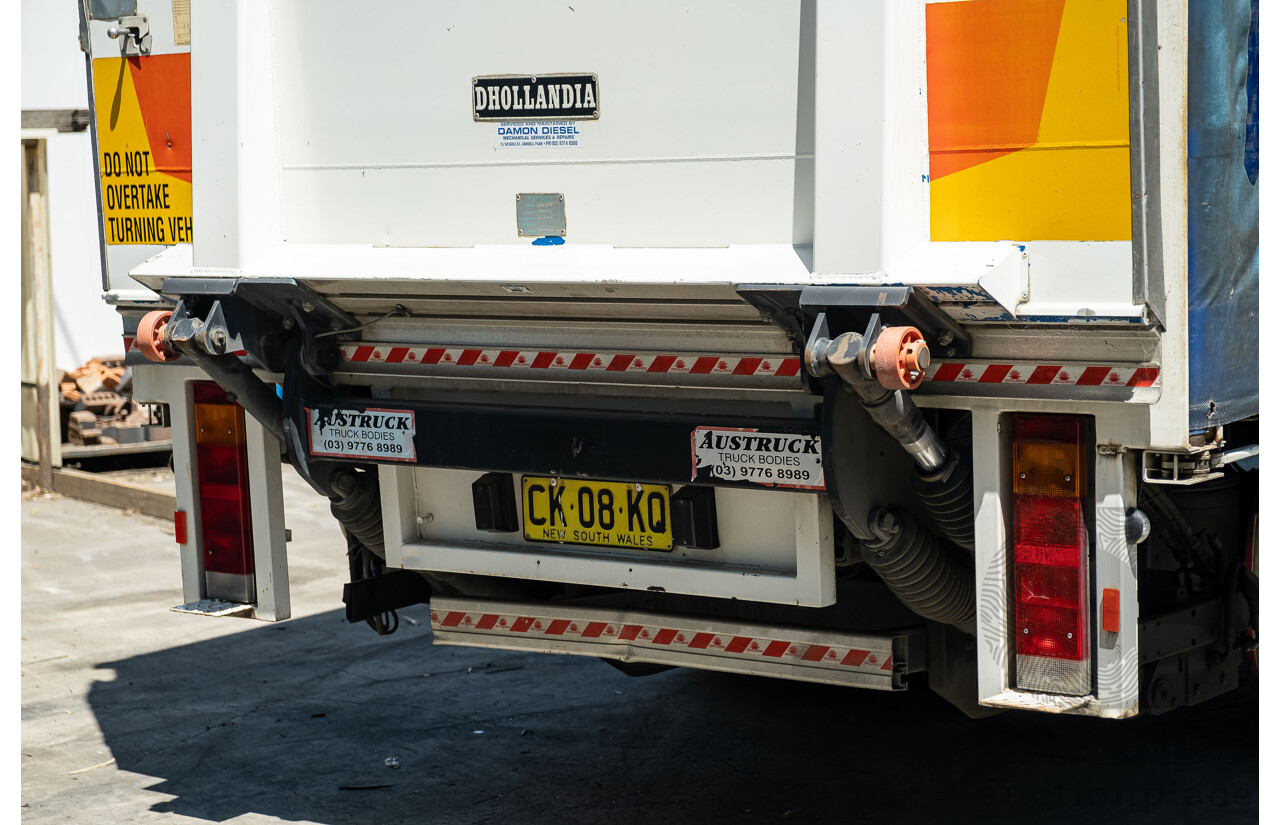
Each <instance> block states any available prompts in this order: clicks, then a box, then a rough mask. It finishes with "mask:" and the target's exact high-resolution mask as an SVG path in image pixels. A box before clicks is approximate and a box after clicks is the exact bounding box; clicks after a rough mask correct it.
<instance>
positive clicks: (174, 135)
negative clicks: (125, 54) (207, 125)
mask: <svg viewBox="0 0 1280 825" xmlns="http://www.w3.org/2000/svg"><path fill="white" fill-rule="evenodd" d="M129 74H130V75H131V76H132V78H133V88H134V91H135V93H136V94H137V95H138V108H139V109H141V110H142V123H143V125H144V126H145V128H146V130H147V143H149V144H151V146H150V148H151V159H152V162H153V164H154V166H155V168H156V170H157V171H159V172H164V173H165V174H168V175H173V176H174V177H175V178H178V179H179V180H184V181H186V182H187V183H190V182H191V55H189V54H158V55H153V56H151V57H148V58H146V60H145V62H143V60H142V59H141V58H137V57H131V58H129Z"/></svg>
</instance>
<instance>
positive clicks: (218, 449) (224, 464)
mask: <svg viewBox="0 0 1280 825" xmlns="http://www.w3.org/2000/svg"><path fill="white" fill-rule="evenodd" d="M196 461H197V462H198V464H199V467H200V483H201V485H203V484H204V483H205V482H209V483H211V484H230V485H233V486H239V484H240V450H239V448H237V447H234V446H232V445H230V444H197V445H196Z"/></svg>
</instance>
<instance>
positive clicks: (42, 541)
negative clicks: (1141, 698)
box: [21, 470, 1259, 825]
mask: <svg viewBox="0 0 1280 825" xmlns="http://www.w3.org/2000/svg"><path fill="white" fill-rule="evenodd" d="M147 472H149V473H152V475H151V476H149V478H151V480H152V481H154V482H155V483H158V484H163V483H164V474H163V473H154V472H153V471H147ZM147 478H148V476H146V475H140V476H137V477H135V478H134V479H133V480H134V481H135V482H137V481H146V480H147ZM285 490H286V512H287V522H288V526H289V527H290V528H291V529H292V531H293V541H292V542H291V543H290V545H289V553H290V580H291V590H292V597H293V609H294V616H295V618H293V619H291V620H289V621H287V622H283V623H280V624H264V623H258V622H255V621H252V620H246V619H235V618H223V619H210V618H205V617H198V616H187V615H180V614H176V613H171V612H169V610H168V608H169V607H170V606H172V605H174V604H177V603H179V602H180V601H181V589H180V577H179V570H178V552H177V545H176V544H174V540H173V527H172V525H171V524H166V523H164V522H161V521H157V520H155V519H151V518H147V517H145V516H139V515H134V514H129V513H127V512H123V511H119V510H112V509H109V508H105V507H101V506H98V505H93V504H88V503H84V502H80V501H74V500H70V499H65V498H60V497H57V496H52V497H47V496H41V497H34V498H32V497H26V498H24V500H23V502H22V504H21V518H22V554H21V555H22V643H21V685H22V722H21V751H22V755H21V762H22V776H21V804H22V821H23V822H24V823H29V825H42V824H43V823H55V822H56V823H66V822H74V823H80V822H84V823H104V824H105V825H114V823H125V822H138V823H174V822H182V823H191V822H199V823H203V822H235V823H263V822H314V823H325V824H326V825H329V824H330V823H332V824H333V825H336V823H361V824H362V825H364V824H365V823H367V824H368V825H375V823H376V825H385V824H386V823H411V822H424V823H475V824H476V825H479V823H503V824H504V825H505V824H506V823H579V822H580V823H596V822H600V823H605V822H607V823H623V824H625V823H645V825H652V824H653V823H720V822H727V823H756V822H761V823H763V822H780V821H790V820H795V821H800V822H857V823H861V822H867V823H873V822H874V823H898V822H904V823H905V822H936V823H952V822H1019V823H1057V822H1062V823H1073V825H1075V824H1077V823H1080V822H1091V823H1097V822H1125V823H1128V824H1133V823H1160V825H1172V824H1173V823H1214V824H1215V825H1216V823H1236V822H1240V823H1244V822H1257V821H1258V818H1259V817H1258V794H1259V781H1258V755H1257V754H1258V740H1259V737H1258V710H1259V701H1258V693H1257V690H1256V688H1255V687H1253V686H1250V687H1248V688H1245V689H1242V690H1241V691H1238V692H1237V693H1235V694H1232V695H1230V696H1228V697H1224V698H1221V699H1218V700H1215V701H1212V702H1209V703H1206V704H1204V705H1201V706H1198V707H1195V708H1191V709H1184V710H1181V711H1177V712H1174V713H1172V714H1168V715H1165V716H1162V717H1142V718H1139V719H1136V720H1128V721H1123V722H1115V721H1103V720H1096V719H1086V718H1077V717H1054V716H1048V715H1043V714H1034V713H1026V712H1009V713H1005V714H1002V715H1000V716H997V717H994V718H990V719H986V720H980V721H971V720H969V719H967V718H965V717H964V716H962V715H961V714H960V713H959V712H957V711H955V710H954V709H952V708H951V707H950V706H949V705H948V704H947V703H946V702H944V701H942V700H941V699H939V698H938V697H936V696H934V695H933V694H932V693H930V692H929V691H928V690H927V689H924V688H923V687H915V688H913V689H912V690H909V691H907V692H905V693H896V694H886V693H879V692H874V691H857V690H850V689H840V688H834V687H828V686H820V685H808V684H802V683H797V682H782V681H776V680H769V679H762V678H754V677H745V676H732V675H726V674H715V673H707V672H698V671H692V670H672V671H668V672H665V673H661V674H658V675H655V676H649V677H644V678H639V679H634V678H629V677H627V676H624V675H623V674H621V673H618V672H617V671H615V670H614V669H613V668H610V667H608V666H606V665H605V664H604V663H602V662H599V661H595V660H592V659H584V658H579V657H569V656H552V655H536V654H523V653H508V652H501V651H488V650H479V649H470V648H456V647H433V646H432V645H431V643H430V642H431V639H430V637H431V629H430V624H429V620H428V611H427V608H426V607H425V606H422V607H418V608H410V609H408V610H404V611H402V612H401V618H402V622H401V626H400V629H399V631H398V632H397V633H396V634H395V635H393V636H389V637H378V636H377V635H375V634H374V633H373V632H372V631H371V630H370V629H369V628H367V627H366V626H364V625H348V624H347V623H346V621H345V620H344V618H343V615H342V611H341V600H340V599H341V590H342V583H343V581H344V576H345V560H344V547H345V545H344V543H343V540H342V538H341V535H340V533H339V531H338V527H337V525H336V523H335V522H334V521H333V520H332V519H331V518H330V516H329V515H328V512H327V506H326V503H325V502H324V501H323V500H321V499H319V498H318V497H317V496H316V495H315V494H314V493H312V492H311V490H310V489H309V488H308V487H306V485H305V484H303V483H302V482H301V481H300V480H299V479H298V478H297V477H296V476H295V475H294V474H293V473H292V471H291V470H286V484H285ZM389 760H391V763H390V764H396V765H398V767H391V766H390V765H389Z"/></svg>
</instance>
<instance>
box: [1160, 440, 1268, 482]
mask: <svg viewBox="0 0 1280 825" xmlns="http://www.w3.org/2000/svg"><path fill="white" fill-rule="evenodd" d="M1258 453H1259V448H1258V445H1257V444H1250V445H1247V446H1244V447H1237V448H1234V449H1230V450H1228V449H1224V448H1223V446H1222V445H1221V444H1211V445H1209V446H1206V447H1201V448H1199V449H1193V450H1189V451H1187V452H1172V451H1165V450H1144V451H1143V453H1142V480H1143V481H1144V482H1146V483H1147V484H1178V485H1184V486H1185V485H1188V484H1199V483H1200V482H1202V481H1212V480H1213V479H1215V478H1222V476H1223V475H1224V473H1223V471H1222V468H1223V467H1225V466H1226V465H1228V464H1234V463H1236V462H1237V461H1244V460H1245V459H1249V458H1253V457H1254V456H1257V455H1258Z"/></svg>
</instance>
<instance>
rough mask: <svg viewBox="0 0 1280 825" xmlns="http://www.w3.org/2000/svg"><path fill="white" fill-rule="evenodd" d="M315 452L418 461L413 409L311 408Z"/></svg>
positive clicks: (384, 459)
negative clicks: (414, 440)
mask: <svg viewBox="0 0 1280 825" xmlns="http://www.w3.org/2000/svg"><path fill="white" fill-rule="evenodd" d="M307 418H308V420H309V421H310V422H311V428H310V430H311V433H310V434H311V448H310V449H311V455H314V456H325V457H330V458H372V459H378V460H380V461H416V460H417V451H416V450H415V448H414V444H413V436H414V433H415V432H416V430H415V429H414V422H413V411H412V410H380V409H368V410H346V409H324V410H312V409H308V410H307Z"/></svg>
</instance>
